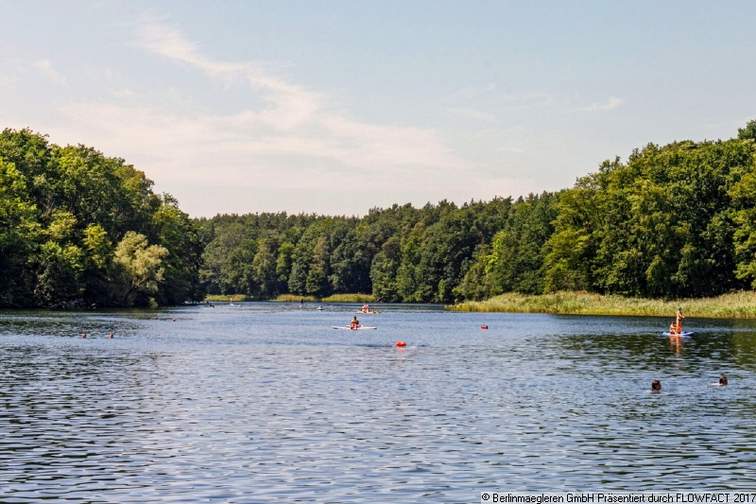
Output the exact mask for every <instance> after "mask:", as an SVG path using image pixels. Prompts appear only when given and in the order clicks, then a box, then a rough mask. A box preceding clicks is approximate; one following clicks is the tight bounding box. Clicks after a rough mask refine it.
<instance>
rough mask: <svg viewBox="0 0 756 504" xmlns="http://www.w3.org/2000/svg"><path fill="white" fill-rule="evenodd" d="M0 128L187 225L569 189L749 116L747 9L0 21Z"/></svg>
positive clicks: (78, 16)
mask: <svg viewBox="0 0 756 504" xmlns="http://www.w3.org/2000/svg"><path fill="white" fill-rule="evenodd" d="M0 13H2V19H3V23H2V24H3V29H2V30H0V127H3V128H6V127H9V128H25V127H28V128H31V129H33V130H35V131H38V132H40V133H44V134H47V135H49V138H50V141H52V142H54V143H58V144H79V143H81V144H85V145H88V146H93V147H95V148H97V149H98V150H100V151H102V152H103V153H105V154H106V155H109V156H116V157H121V158H123V159H125V160H126V161H127V162H129V163H131V164H133V165H134V166H135V167H136V168H138V169H140V170H142V171H144V172H145V173H146V174H147V176H148V177H149V178H150V179H152V180H153V181H154V182H155V190H156V191H158V192H168V193H171V194H172V195H174V196H175V197H176V198H178V200H179V202H180V205H181V207H182V209H184V210H185V211H187V212H188V213H189V214H190V215H192V216H212V215H215V214H217V213H246V212H262V211H287V212H295V213H298V212H318V213H326V214H338V215H344V214H347V215H363V214H365V213H366V212H367V211H368V210H369V209H370V208H374V207H386V206H390V205H392V204H394V203H400V204H403V203H407V202H410V203H413V204H415V205H423V204H425V203H426V202H429V201H430V202H437V201H439V200H442V199H447V200H451V201H455V202H457V203H463V202H465V201H470V200H471V199H475V200H481V199H490V198H492V197H495V196H510V195H512V196H515V197H516V196H519V195H524V194H527V193H530V192H541V191H543V190H558V189H561V188H565V187H569V186H571V185H572V184H573V183H574V182H575V180H576V178H578V177H580V176H583V175H586V174H588V173H590V172H592V171H595V170H596V168H597V167H598V165H599V164H600V163H601V161H603V160H604V159H610V158H614V157H615V156H620V157H622V158H626V157H627V156H628V155H629V154H630V153H631V151H632V149H634V148H639V147H643V146H644V145H646V144H648V143H649V142H654V143H666V142H670V141H673V140H682V139H693V140H703V139H717V138H730V137H733V136H735V135H736V134H737V129H738V128H739V127H742V126H743V125H744V124H745V123H746V122H747V121H748V120H750V119H752V118H755V117H756V92H755V90H756V85H755V84H756V65H754V64H753V55H754V54H756V51H754V49H756V37H755V36H753V23H754V20H756V3H755V2H746V1H743V2H739V1H728V2H710V1H705V2H704V1H700V2H699V1H665V2H658V1H634V2H605V1H595V2H592V1H585V2H545V1H544V2H528V1H522V2H507V1H504V0H500V1H491V2H487V1H470V2H460V1H420V0H413V1H406V0H404V1H393V0H380V1H372V2H355V1H337V0H330V1H314V0H312V1H284V0H276V1H270V2H268V1H251V0H245V1H230V0H229V1H212V2H210V1H203V2H199V1H194V2H189V1H149V2H147V1H144V2H141V1H128V2H127V1H115V0H114V1H103V0H96V1H66V2H53V1H47V2H35V1H28V2H18V1H15V0H0Z"/></svg>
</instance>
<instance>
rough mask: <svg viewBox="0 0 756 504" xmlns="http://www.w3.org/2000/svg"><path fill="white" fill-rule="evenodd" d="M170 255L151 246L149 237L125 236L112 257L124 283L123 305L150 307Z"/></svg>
mask: <svg viewBox="0 0 756 504" xmlns="http://www.w3.org/2000/svg"><path fill="white" fill-rule="evenodd" d="M167 255H168V250H167V249H166V248H165V247H162V246H160V245H150V244H149V242H148V241H147V237H146V236H144V235H142V234H139V233H135V232H134V231H129V232H127V233H126V235H125V236H124V237H123V239H122V240H121V241H120V242H119V243H118V245H116V248H115V253H114V256H113V263H114V264H115V266H116V268H118V273H117V276H118V278H119V280H120V281H121V286H120V287H121V288H120V299H121V304H122V305H123V306H133V305H135V304H136V305H141V306H145V305H147V304H149V300H150V299H151V298H152V297H153V296H154V295H156V294H157V292H158V286H159V284H160V282H162V281H163V279H164V277H165V266H164V264H163V259H164V258H165V257H166V256H167Z"/></svg>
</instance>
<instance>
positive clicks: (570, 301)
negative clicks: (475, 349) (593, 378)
mask: <svg viewBox="0 0 756 504" xmlns="http://www.w3.org/2000/svg"><path fill="white" fill-rule="evenodd" d="M677 307H682V309H683V312H684V313H686V314H688V315H689V316H691V317H696V318H717V319H756V291H740V292H732V293H728V294H722V295H721V296H716V297H709V298H684V299H672V300H662V299H649V298H632V297H625V296H619V295H615V294H607V295H605V294H593V293H588V292H570V291H560V292H555V293H552V294H538V295H528V294H516V293H507V294H501V295H499V296H494V297H492V298H489V299H487V300H483V301H465V302H462V303H457V304H454V305H449V306H447V309H448V310H450V311H457V312H480V313H486V312H488V313H491V312H505V313H549V314H554V315H594V316H596V315H598V316H618V317H633V316H637V317H670V318H674V313H675V311H676V310H677Z"/></svg>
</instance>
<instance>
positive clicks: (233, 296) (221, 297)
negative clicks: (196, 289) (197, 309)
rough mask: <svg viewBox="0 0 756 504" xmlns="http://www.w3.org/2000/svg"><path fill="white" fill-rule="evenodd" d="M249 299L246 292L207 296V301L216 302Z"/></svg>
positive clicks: (236, 301) (238, 301)
mask: <svg viewBox="0 0 756 504" xmlns="http://www.w3.org/2000/svg"><path fill="white" fill-rule="evenodd" d="M248 299H249V298H248V297H247V296H246V294H208V295H207V296H205V301H212V302H214V303H224V302H226V303H240V302H242V301H247V300H248Z"/></svg>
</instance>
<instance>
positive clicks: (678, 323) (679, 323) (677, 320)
mask: <svg viewBox="0 0 756 504" xmlns="http://www.w3.org/2000/svg"><path fill="white" fill-rule="evenodd" d="M684 318H685V315H683V312H682V307H678V308H677V313H676V314H675V333H677V334H682V332H683V326H682V321H683V319H684Z"/></svg>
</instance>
